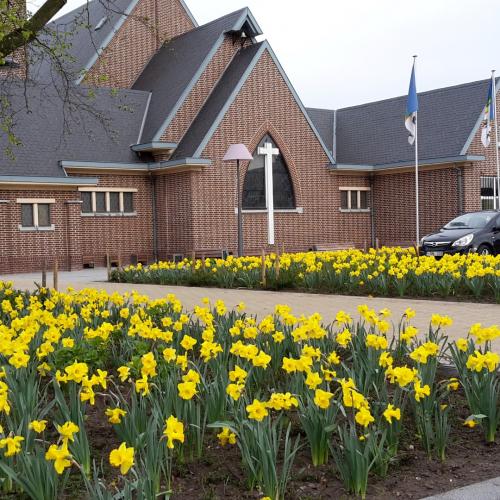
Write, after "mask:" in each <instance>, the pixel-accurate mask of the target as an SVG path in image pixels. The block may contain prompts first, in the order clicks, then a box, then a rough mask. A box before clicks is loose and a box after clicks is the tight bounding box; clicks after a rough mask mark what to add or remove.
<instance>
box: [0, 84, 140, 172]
mask: <svg viewBox="0 0 500 500" xmlns="http://www.w3.org/2000/svg"><path fill="white" fill-rule="evenodd" d="M23 92H24V86H23V85H22V84H18V85H14V84H13V85H12V86H11V88H10V89H9V101H10V106H11V108H10V109H11V111H10V112H9V113H10V114H12V115H13V117H14V128H13V132H14V134H15V136H16V137H17V138H18V139H20V140H21V142H22V145H21V146H12V147H11V149H12V152H13V158H10V157H9V155H7V154H5V153H4V151H5V148H6V147H8V146H9V144H8V141H7V138H6V137H5V134H2V135H1V136H0V175H19V176H20V175H22V176H44V177H58V176H64V175H65V174H64V171H63V170H62V168H61V167H60V166H59V161H61V160H75V161H76V160H77V161H96V162H123V163H133V162H139V163H140V160H139V159H138V157H137V155H136V154H135V153H133V152H132V151H131V150H130V145H131V144H135V143H136V142H137V138H138V136H139V133H140V129H141V126H142V123H143V118H144V114H145V111H146V108H147V103H148V100H149V94H148V93H147V92H140V91H135V90H120V91H117V92H115V91H111V90H109V89H93V90H92V91H91V97H89V91H88V90H87V89H85V88H84V87H81V86H78V87H76V88H75V89H73V92H72V94H71V102H72V103H76V102H78V103H79V104H78V107H77V108H73V109H71V106H70V104H66V105H65V106H64V108H63V106H62V105H61V103H62V101H61V97H60V96H58V95H57V93H56V92H55V91H54V90H51V89H48V88H47V87H42V86H40V85H28V86H27V88H26V92H27V98H28V103H29V111H28V110H27V109H26V104H25V101H24V99H25V97H24V93H23ZM104 117H105V118H104Z"/></svg>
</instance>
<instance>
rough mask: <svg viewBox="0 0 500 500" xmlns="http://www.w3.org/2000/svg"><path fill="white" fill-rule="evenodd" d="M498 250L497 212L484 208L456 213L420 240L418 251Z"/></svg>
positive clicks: (437, 254) (499, 218)
mask: <svg viewBox="0 0 500 500" xmlns="http://www.w3.org/2000/svg"><path fill="white" fill-rule="evenodd" d="M468 252H477V253H479V254H482V255H489V254H500V212H499V211H495V210H484V211H482V212H472V213H469V214H464V215H460V216H459V217H457V218H455V219H453V220H452V221H450V222H448V224H446V225H445V226H443V227H442V228H441V229H440V230H439V231H438V232H436V233H433V234H428V235H427V236H424V237H423V238H422V240H421V241H420V253H421V255H432V256H434V257H441V256H443V255H444V254H445V253H450V254H453V253H468Z"/></svg>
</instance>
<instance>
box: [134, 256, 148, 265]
mask: <svg viewBox="0 0 500 500" xmlns="http://www.w3.org/2000/svg"><path fill="white" fill-rule="evenodd" d="M130 263H131V264H132V265H133V266H136V265H137V264H142V265H143V266H147V265H148V256H147V255H146V254H144V253H143V254H141V253H133V254H132V255H131V256H130Z"/></svg>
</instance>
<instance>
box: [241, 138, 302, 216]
mask: <svg viewBox="0 0 500 500" xmlns="http://www.w3.org/2000/svg"><path fill="white" fill-rule="evenodd" d="M266 143H270V144H271V145H272V147H273V148H276V149H278V147H277V146H276V144H275V143H274V141H273V140H272V139H271V137H270V136H269V135H267V134H266V135H265V136H264V137H263V138H262V140H261V141H260V143H259V145H258V146H257V148H256V149H255V151H254V153H253V160H252V161H251V162H250V165H249V166H248V170H247V173H246V175H245V181H244V182H243V198H242V205H243V208H244V209H247V210H257V209H263V210H264V209H266V208H267V207H266V181H265V179H266V172H265V156H264V155H260V154H258V151H259V148H261V147H264V145H265V144H266ZM273 195H274V208H275V209H287V208H295V194H294V192H293V184H292V179H291V177H290V172H289V171H288V167H287V166H286V163H285V160H284V158H283V156H282V155H281V153H279V154H277V155H274V156H273Z"/></svg>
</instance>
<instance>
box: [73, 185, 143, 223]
mask: <svg viewBox="0 0 500 500" xmlns="http://www.w3.org/2000/svg"><path fill="white" fill-rule="evenodd" d="M78 191H80V192H86V193H91V208H92V211H91V212H81V215H82V217H96V216H97V217H101V216H105V217H113V216H120V217H130V216H134V215H137V211H136V210H134V211H133V212H125V211H124V209H125V206H124V201H123V194H124V193H137V191H138V190H137V189H136V188H108V187H101V188H96V187H91V188H87V187H81V188H78ZM96 193H104V203H105V209H106V211H105V212H97V202H96ZM110 193H118V195H119V212H110V208H111V199H110V198H111V197H110Z"/></svg>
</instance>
